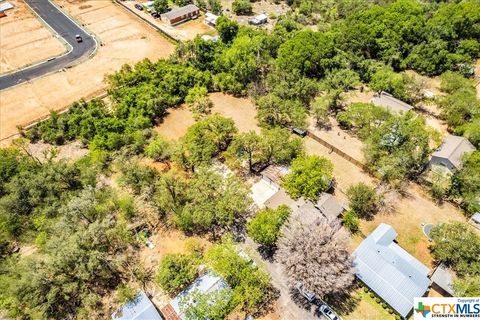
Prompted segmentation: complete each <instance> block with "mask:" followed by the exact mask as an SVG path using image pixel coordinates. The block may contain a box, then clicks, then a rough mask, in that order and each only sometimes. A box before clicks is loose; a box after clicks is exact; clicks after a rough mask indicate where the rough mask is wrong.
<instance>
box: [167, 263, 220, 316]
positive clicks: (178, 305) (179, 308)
mask: <svg viewBox="0 0 480 320" xmlns="http://www.w3.org/2000/svg"><path fill="white" fill-rule="evenodd" d="M226 288H229V286H228V284H227V283H226V282H225V281H224V280H223V279H222V278H220V277H218V276H217V275H215V274H214V273H212V272H207V273H205V274H204V275H202V276H201V277H198V278H197V280H195V281H194V282H193V283H192V284H191V285H190V286H188V287H187V288H186V289H185V290H183V291H182V292H180V293H179V294H178V295H177V296H176V297H175V298H174V299H173V300H172V301H171V302H170V304H168V305H166V306H165V307H163V308H162V310H161V311H162V314H163V316H164V317H165V319H166V320H184V319H185V314H184V309H185V306H188V305H192V304H195V303H196V302H195V301H194V300H193V298H192V295H193V294H194V293H195V292H200V293H203V294H208V293H213V292H215V291H218V290H222V289H226Z"/></svg>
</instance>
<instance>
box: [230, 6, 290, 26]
mask: <svg viewBox="0 0 480 320" xmlns="http://www.w3.org/2000/svg"><path fill="white" fill-rule="evenodd" d="M233 1H234V0H221V3H222V7H223V14H224V15H226V16H227V17H229V18H230V19H234V20H236V21H237V22H239V23H241V24H244V25H248V20H249V19H251V18H253V17H255V16H256V15H259V14H261V13H265V14H266V15H267V16H268V22H267V23H266V24H265V25H262V26H261V28H265V29H267V30H271V29H273V27H274V25H275V23H276V18H277V17H279V16H281V15H283V14H285V13H286V12H287V11H288V10H289V7H288V5H287V4H285V3H280V4H275V3H273V1H270V0H261V1H254V2H252V7H253V14H252V15H251V16H237V15H236V14H234V13H233V12H232V3H233ZM273 17H275V18H273Z"/></svg>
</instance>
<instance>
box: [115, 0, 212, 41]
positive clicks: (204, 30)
mask: <svg viewBox="0 0 480 320" xmlns="http://www.w3.org/2000/svg"><path fill="white" fill-rule="evenodd" d="M143 2H145V1H125V2H123V4H124V5H126V6H127V7H129V8H131V9H132V10H134V11H135V12H136V13H137V14H138V15H139V16H141V17H142V18H144V19H147V20H148V21H150V22H152V23H153V24H155V25H156V26H157V27H159V28H160V29H162V31H164V32H165V33H167V34H168V35H170V36H171V37H173V38H174V39H177V40H180V41H186V40H193V39H194V38H195V37H196V36H197V35H204V34H206V35H210V36H215V35H216V34H217V31H216V30H215V28H213V27H211V26H209V25H207V24H205V23H204V22H203V21H204V18H205V16H204V14H203V13H202V14H201V15H200V17H198V18H197V19H194V20H190V21H186V22H183V23H181V24H179V25H176V26H171V25H170V24H169V23H168V22H164V21H162V20H161V19H160V18H158V19H155V18H153V17H152V16H151V15H150V14H149V13H148V12H146V11H145V10H143V11H140V10H138V9H135V4H142V3H143Z"/></svg>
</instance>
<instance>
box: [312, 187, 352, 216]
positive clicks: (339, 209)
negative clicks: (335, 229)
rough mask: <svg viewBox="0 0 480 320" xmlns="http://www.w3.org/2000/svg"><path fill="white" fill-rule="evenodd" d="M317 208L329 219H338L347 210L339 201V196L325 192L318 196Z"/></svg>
mask: <svg viewBox="0 0 480 320" xmlns="http://www.w3.org/2000/svg"><path fill="white" fill-rule="evenodd" d="M315 208H317V209H318V210H320V213H321V214H322V215H323V216H324V217H325V218H327V219H328V220H333V219H337V218H338V217H339V216H340V215H341V214H342V213H343V211H345V208H344V207H343V205H341V204H340V202H338V201H337V198H335V197H334V196H333V195H331V194H330V193H325V192H323V193H322V194H320V197H318V200H317V202H316V203H315Z"/></svg>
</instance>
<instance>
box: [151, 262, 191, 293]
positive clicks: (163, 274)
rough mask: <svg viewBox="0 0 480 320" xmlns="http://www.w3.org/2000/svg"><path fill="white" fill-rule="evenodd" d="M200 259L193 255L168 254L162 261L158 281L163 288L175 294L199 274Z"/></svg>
mask: <svg viewBox="0 0 480 320" xmlns="http://www.w3.org/2000/svg"><path fill="white" fill-rule="evenodd" d="M197 268H198V260H197V259H195V258H194V257H193V256H191V255H185V254H168V255H166V256H165V257H164V258H163V259H162V261H161V262H160V266H159V268H158V274H157V278H156V281H157V283H158V285H159V286H160V287H162V289H163V290H165V291H166V292H167V293H169V294H174V293H176V292H178V291H180V290H181V289H183V288H184V287H185V286H187V285H188V284H190V283H191V282H192V281H193V280H194V279H195V277H196V276H197Z"/></svg>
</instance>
